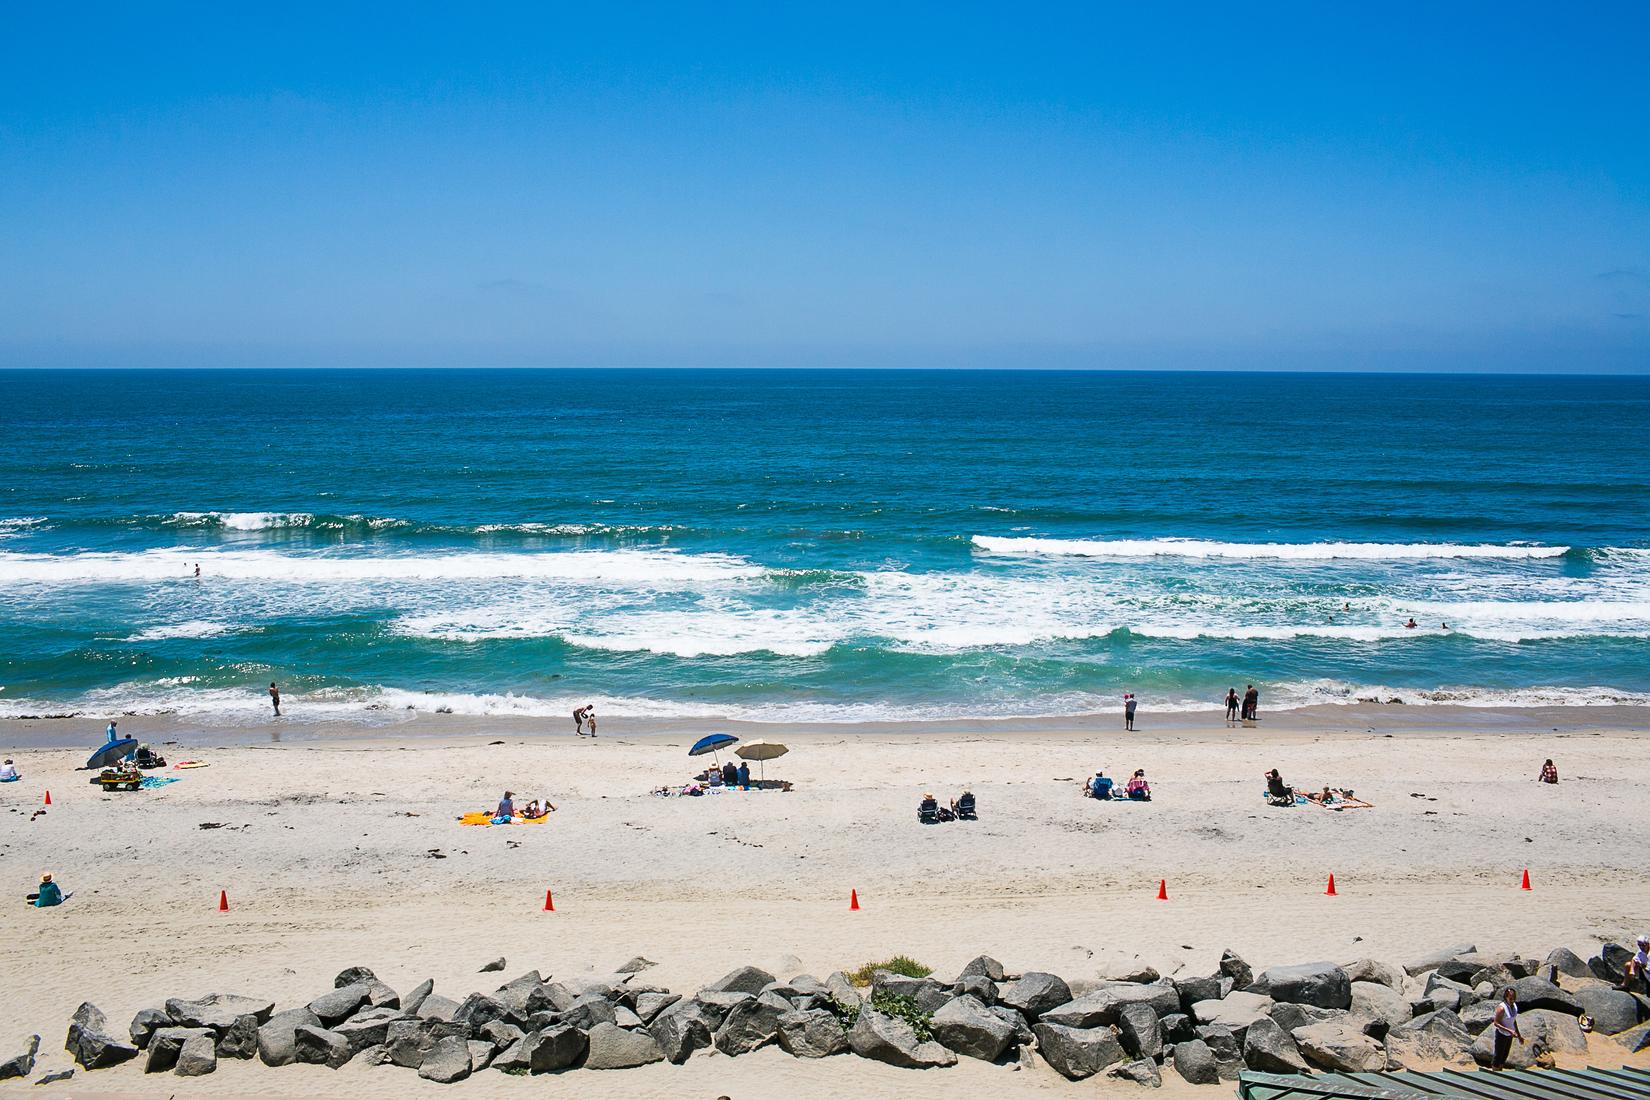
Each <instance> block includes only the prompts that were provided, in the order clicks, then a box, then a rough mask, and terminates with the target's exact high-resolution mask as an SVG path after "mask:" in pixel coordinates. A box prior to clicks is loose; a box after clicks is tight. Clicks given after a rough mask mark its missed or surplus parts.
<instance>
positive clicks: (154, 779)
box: [140, 775, 178, 791]
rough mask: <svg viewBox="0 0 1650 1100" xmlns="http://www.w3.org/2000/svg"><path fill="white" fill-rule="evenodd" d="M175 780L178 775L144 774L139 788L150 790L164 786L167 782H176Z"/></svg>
mask: <svg viewBox="0 0 1650 1100" xmlns="http://www.w3.org/2000/svg"><path fill="white" fill-rule="evenodd" d="M177 781H178V777H177V776H175V775H146V776H144V777H143V784H142V787H141V788H140V789H141V790H145V791H152V790H154V789H155V788H156V787H164V786H166V784H168V783H176V782H177Z"/></svg>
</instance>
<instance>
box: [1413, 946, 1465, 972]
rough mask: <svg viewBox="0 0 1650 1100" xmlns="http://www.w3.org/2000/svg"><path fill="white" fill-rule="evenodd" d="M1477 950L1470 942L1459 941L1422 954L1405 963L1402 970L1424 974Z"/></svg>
mask: <svg viewBox="0 0 1650 1100" xmlns="http://www.w3.org/2000/svg"><path fill="white" fill-rule="evenodd" d="M1477 950H1478V948H1477V947H1474V946H1473V945H1472V944H1470V943H1459V944H1456V945H1455V946H1454V947H1445V948H1441V949H1440V950H1437V951H1433V952H1430V953H1428V954H1426V955H1422V956H1421V957H1420V958H1418V959H1416V960H1415V961H1414V962H1411V963H1409V964H1408V965H1406V966H1405V967H1404V970H1405V971H1406V972H1408V973H1410V974H1425V973H1426V972H1427V971H1429V970H1437V969H1438V968H1439V967H1440V966H1443V965H1444V964H1445V963H1447V962H1449V961H1450V960H1451V959H1455V958H1459V957H1460V956H1462V955H1471V954H1472V953H1474V952H1475V951H1477Z"/></svg>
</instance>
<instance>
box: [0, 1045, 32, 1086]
mask: <svg viewBox="0 0 1650 1100" xmlns="http://www.w3.org/2000/svg"><path fill="white" fill-rule="evenodd" d="M39 1053H40V1036H38V1035H34V1036H31V1037H30V1038H29V1049H28V1050H25V1051H24V1052H23V1053H22V1054H17V1055H13V1056H12V1057H10V1058H7V1059H6V1060H5V1061H4V1062H0V1081H6V1080H10V1079H11V1078H13V1077H27V1076H28V1075H29V1074H31V1073H33V1072H34V1060H35V1056H36V1055H38V1054H39Z"/></svg>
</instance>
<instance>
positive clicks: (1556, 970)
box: [1541, 947, 1593, 978]
mask: <svg viewBox="0 0 1650 1100" xmlns="http://www.w3.org/2000/svg"><path fill="white" fill-rule="evenodd" d="M1541 969H1542V971H1543V972H1545V973H1546V975H1547V976H1548V977H1549V978H1550V977H1552V976H1553V975H1554V974H1563V975H1565V976H1567V977H1571V978H1591V977H1592V976H1593V972H1592V970H1591V969H1589V968H1588V966H1587V960H1586V959H1584V958H1582V957H1581V956H1580V955H1577V954H1576V953H1575V952H1574V951H1571V950H1570V949H1569V948H1568V947H1555V948H1553V949H1552V950H1551V951H1549V952H1547V958H1546V959H1545V960H1543V962H1542V963H1541Z"/></svg>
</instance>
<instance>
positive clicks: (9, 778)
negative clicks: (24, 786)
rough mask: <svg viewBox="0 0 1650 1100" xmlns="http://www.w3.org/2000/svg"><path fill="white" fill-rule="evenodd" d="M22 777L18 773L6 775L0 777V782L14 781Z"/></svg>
mask: <svg viewBox="0 0 1650 1100" xmlns="http://www.w3.org/2000/svg"><path fill="white" fill-rule="evenodd" d="M22 778H23V777H22V776H20V775H8V776H4V777H0V783H15V782H17V781H18V780H19V779H22Z"/></svg>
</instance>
